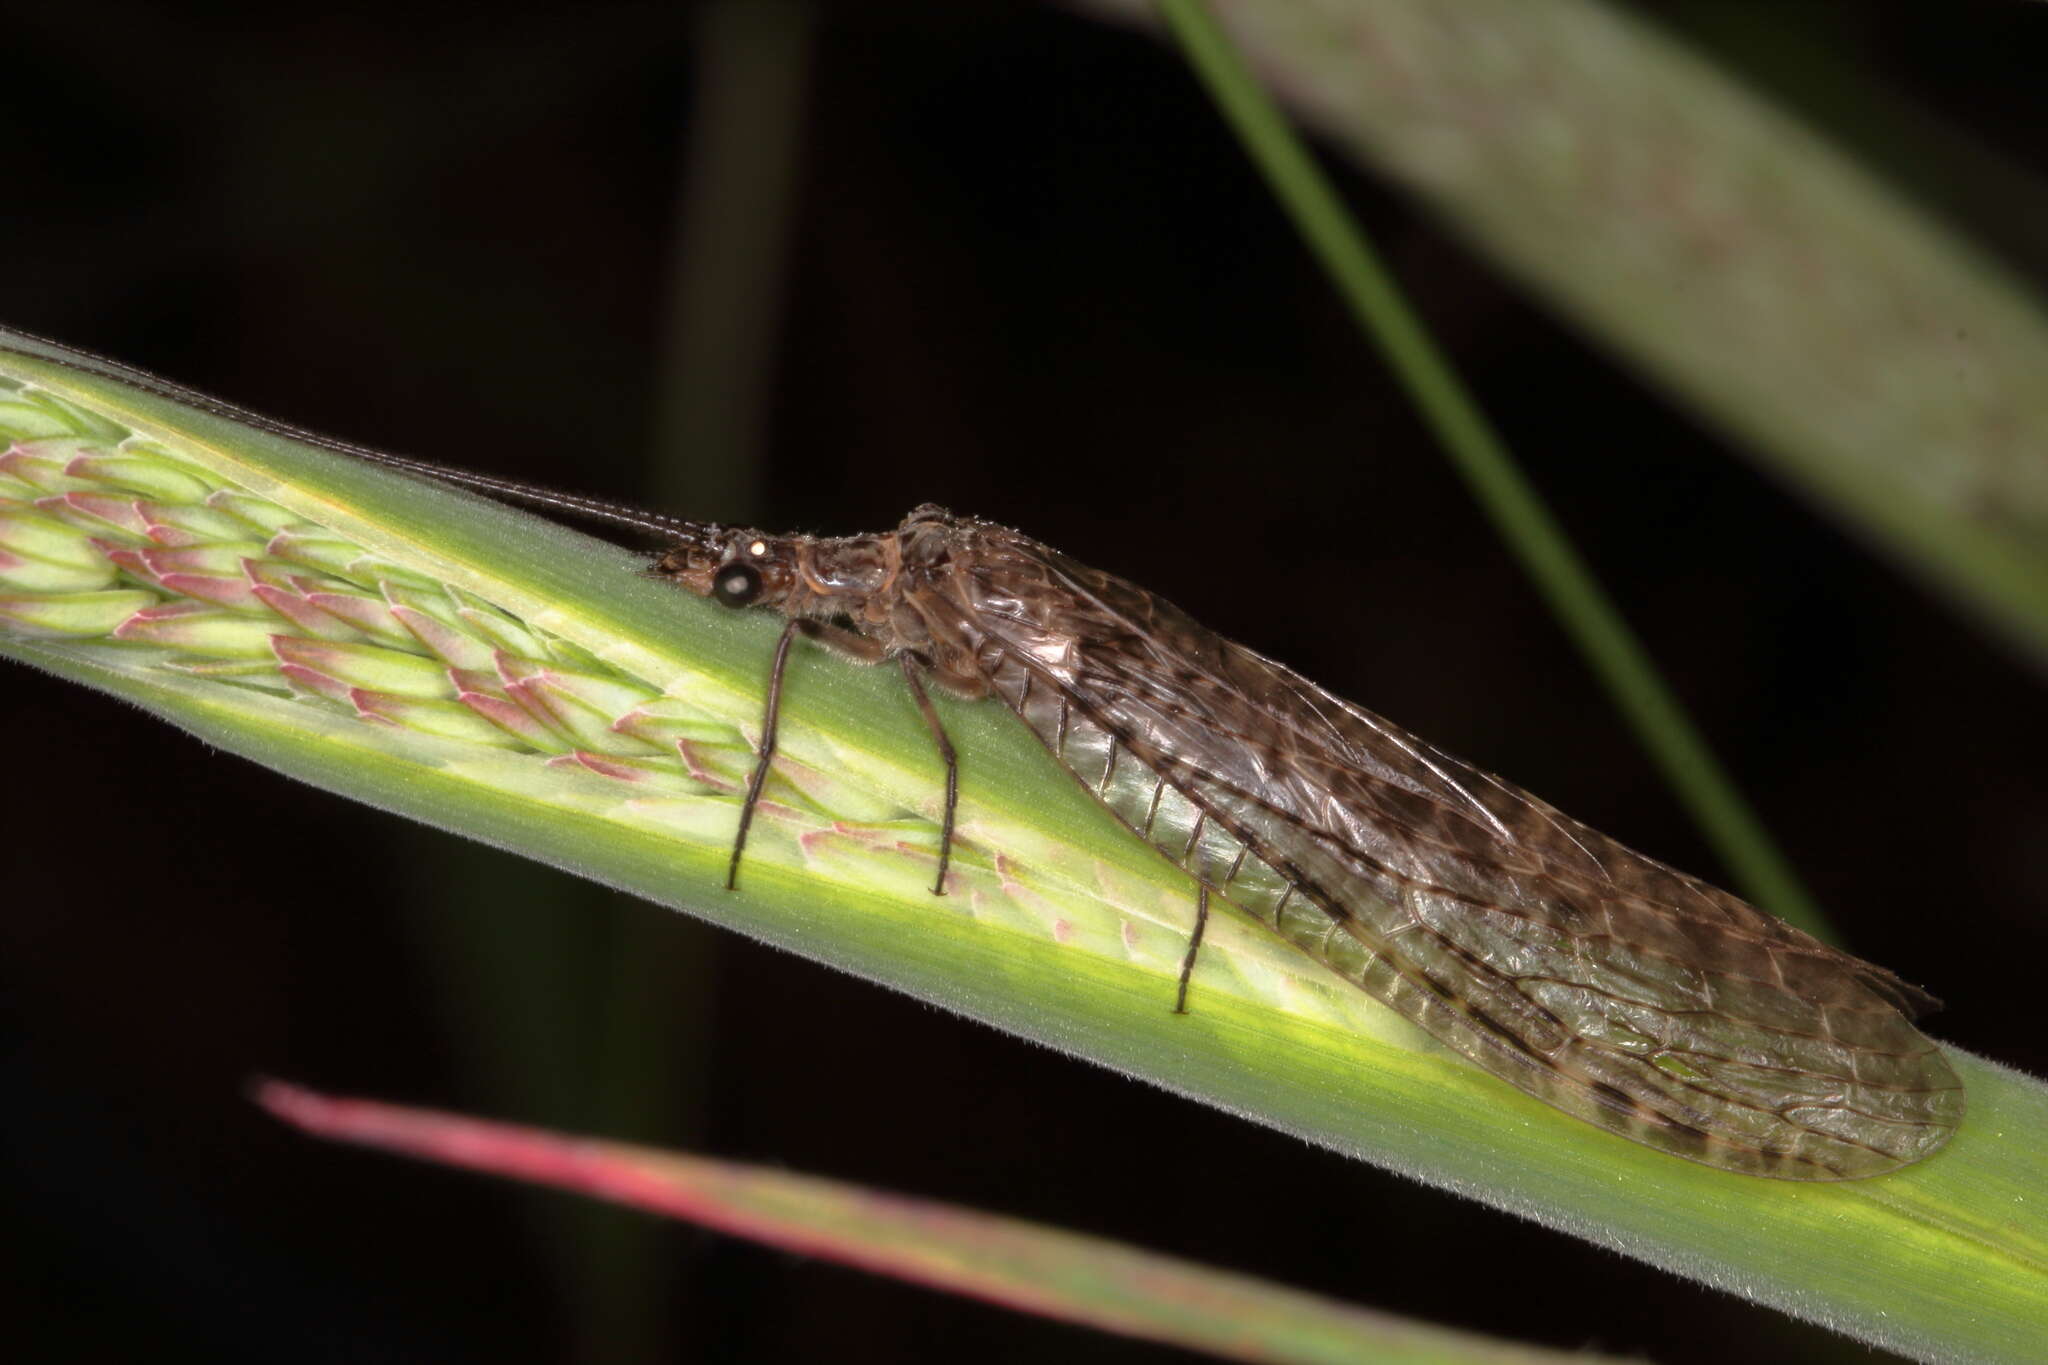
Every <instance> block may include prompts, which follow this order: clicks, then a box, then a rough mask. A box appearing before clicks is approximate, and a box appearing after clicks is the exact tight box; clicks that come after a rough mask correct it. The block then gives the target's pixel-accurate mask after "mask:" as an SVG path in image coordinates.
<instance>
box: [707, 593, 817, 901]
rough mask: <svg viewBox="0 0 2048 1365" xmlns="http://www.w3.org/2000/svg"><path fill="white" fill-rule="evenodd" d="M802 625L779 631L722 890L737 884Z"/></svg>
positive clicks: (797, 623) (772, 754) (771, 758)
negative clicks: (792, 646) (785, 675)
mask: <svg viewBox="0 0 2048 1365" xmlns="http://www.w3.org/2000/svg"><path fill="white" fill-rule="evenodd" d="M802 625H803V622H802V621H797V620H792V621H791V622H790V623H789V624H788V625H786V626H784V627H783V628H782V638H781V639H780V640H778V641H776V642H775V662H774V663H773V664H772V665H771V666H770V667H769V670H768V705H767V707H766V709H765V710H764V711H763V712H762V714H761V756H760V758H758V759H756V760H755V762H754V775H753V776H752V777H751V778H749V779H748V780H747V799H746V800H744V801H742V802H740V832H739V833H738V834H736V835H734V836H733V841H732V863H731V864H730V865H729V866H728V867H727V868H726V869H725V889H726V890H728V891H730V890H732V889H733V887H734V886H736V885H738V883H739V876H740V852H741V850H743V849H745V848H746V846H747V827H748V826H749V825H751V824H753V823H754V807H755V806H757V805H759V804H760V801H761V784H762V783H764V782H766V781H767V780H768V766H769V765H770V764H771V763H773V762H774V761H775V723H776V721H777V720H778V719H779V718H780V716H781V714H782V670H783V669H784V668H785V667H787V666H788V664H789V642H790V641H792V640H794V639H795V638H796V635H797V631H798V629H799V628H800V627H801V626H802Z"/></svg>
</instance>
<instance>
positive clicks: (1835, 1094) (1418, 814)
mask: <svg viewBox="0 0 2048 1365" xmlns="http://www.w3.org/2000/svg"><path fill="white" fill-rule="evenodd" d="M981 533H982V537H983V538H982V541H981V543H979V544H978V545H977V546H976V548H975V553H974V554H973V555H971V556H968V557H967V561H966V562H967V564H968V565H969V566H970V567H969V568H968V569H967V570H966V572H965V575H964V577H963V578H962V579H961V580H960V585H959V588H960V591H959V596H960V604H961V606H962V607H963V609H964V610H965V611H966V612H967V613H968V614H969V616H970V617H972V618H973V619H972V621H971V625H972V628H973V629H974V630H975V631H976V632H978V633H982V634H985V635H986V636H987V637H988V638H990V639H992V640H995V641H999V642H1001V643H1002V645H1003V647H1004V648H1006V649H1009V650H1013V651H1016V652H1018V653H1019V654H1020V655H1021V656H1022V657H1025V658H1029V659H1032V660H1034V661H1035V665H1034V666H1035V667H1036V668H1037V669H1038V670H1039V671H1040V673H1041V675H1042V676H1043V678H1044V680H1045V682H1046V683H1047V684H1049V685H1052V686H1056V687H1058V688H1060V689H1062V690H1063V691H1064V692H1065V694H1066V695H1067V696H1068V697H1069V698H1070V699H1071V702H1072V704H1073V705H1074V706H1075V707H1077V708H1079V709H1080V710H1081V711H1082V712H1084V713H1085V714H1086V715H1088V716H1090V717H1092V718H1094V719H1095V720H1096V721H1097V722H1098V723H1100V724H1101V725H1103V726H1104V727H1105V728H1107V729H1109V730H1110V731H1112V732H1113V733H1114V734H1116V735H1117V736H1118V737H1119V738H1120V739H1121V740H1122V741H1123V742H1124V743H1125V744H1127V745H1128V746H1129V749H1130V751H1131V753H1132V754H1133V755H1135V756H1137V757H1138V758H1139V759H1140V761H1142V762H1144V763H1145V764H1146V765H1147V766H1148V767H1150V768H1151V769H1152V770H1153V771H1155V772H1156V773H1157V774H1159V775H1160V776H1161V777H1164V778H1166V779H1167V780H1168V781H1169V782H1170V783H1171V784H1172V785H1173V786H1174V787H1175V788H1176V789H1178V790H1179V791H1180V792H1181V793H1182V794H1183V795H1185V796H1187V797H1188V798H1189V799H1190V800H1192V801H1194V802H1195V803H1196V805H1198V806H1199V807H1200V808H1201V809H1202V810H1204V811H1206V812H1207V813H1208V814H1209V815H1210V816H1211V817H1212V818H1215V819H1217V820H1220V821H1223V822H1224V823H1225V824H1226V825H1227V826H1228V827H1229V828H1230V829H1231V830H1232V831H1233V832H1234V833H1236V834H1237V835H1238V836H1239V837H1240V838H1241V839H1243V840H1244V841H1245V842H1246V843H1247V844H1248V845H1249V846H1250V847H1251V848H1252V849H1253V851H1254V852H1255V853H1257V854H1258V855H1259V856H1260V857H1262V858H1263V859H1264V860H1265V861H1267V862H1268V863H1269V864H1271V865H1272V866H1273V867H1275V868H1276V869H1277V870H1279V871H1280V872H1281V873H1282V875H1284V876H1286V877H1287V879H1288V880H1289V881H1290V882H1292V883H1293V884H1295V885H1297V886H1298V887H1299V888H1300V889H1301V891H1302V892H1303V894H1304V895H1306V896H1308V897H1309V898H1310V899H1311V900H1313V901H1314V903H1315V904H1316V905H1317V906H1319V907H1320V908H1321V909H1322V910H1323V911H1324V912H1325V913H1327V914H1328V915H1329V916H1330V917H1331V918H1333V919H1335V920H1337V921H1339V922H1340V923H1341V924H1342V925H1343V927H1344V929H1345V930H1346V931H1347V932H1348V933H1350V934H1351V935H1354V936H1355V937H1356V938H1357V939H1358V940H1359V941H1360V942H1361V943H1362V944H1363V945H1364V946H1365V947H1366V948H1367V949H1368V950H1369V951H1370V953H1371V954H1374V955H1377V956H1378V957H1380V958H1381V959H1384V964H1385V966H1387V967H1391V969H1392V970H1391V972H1386V971H1381V972H1379V973H1377V974H1370V973H1368V974H1361V975H1359V976H1358V977H1356V978H1355V979H1357V980H1358V982H1359V984H1360V985H1362V986H1364V987H1365V988H1366V989H1368V990H1370V991H1372V992H1373V993H1374V994H1375V995H1377V996H1379V997H1380V998H1382V999H1384V1000H1386V1001H1387V1003H1389V1004H1391V1005H1393V1006H1395V1007H1396V1008H1398V1009H1400V1010H1402V1012H1404V1013H1406V1014H1408V1015H1409V1016H1410V1017H1411V1018H1414V1019H1416V1020H1417V1022H1419V1023H1421V1024H1422V1025H1423V1026H1424V1027H1425V1028H1426V1029H1428V1030H1429V1031H1430V1032H1431V1033H1432V1034H1434V1035H1435V1036H1437V1037H1438V1038H1439V1039H1441V1040H1442V1041H1444V1042H1446V1043H1447V1044H1449V1045H1451V1046H1452V1047H1454V1048H1456V1049H1457V1050H1458V1051H1460V1052H1462V1053H1464V1054H1465V1055H1467V1056H1469V1057H1471V1058H1472V1059H1473V1060H1475V1061H1477V1062H1478V1063H1479V1064H1480V1065H1482V1066H1484V1067H1486V1068H1487V1069H1488V1070H1489V1071H1492V1072H1494V1073H1495V1074H1497V1075H1499V1076H1501V1077H1503V1078H1504V1079H1506V1080H1508V1081H1510V1082H1512V1083H1513V1084H1515V1085H1517V1086H1519V1087H1521V1088H1522V1089H1524V1090H1527V1091H1528V1092H1529V1093H1531V1094H1533V1095H1536V1096H1537V1097H1538V1098H1541V1099H1543V1100H1545V1101H1547V1102H1549V1103H1551V1104H1554V1105H1556V1106H1558V1107H1559V1108H1562V1109H1564V1110H1566V1111H1567V1112H1570V1113H1573V1114H1575V1115H1577V1116H1579V1117H1582V1118H1585V1119H1587V1120H1589V1121H1591V1122H1594V1123H1597V1124H1599V1125H1601V1126H1603V1127H1607V1128H1610V1129H1613V1130H1615V1131H1618V1132H1620V1133H1622V1134H1623V1135H1625V1136H1628V1137H1631V1138H1634V1139H1636V1140H1637V1141H1641V1142H1646V1143H1648V1144H1650V1145H1652V1146H1656V1147H1659V1148H1662V1149H1664V1150H1667V1151H1672V1152H1675V1153H1677V1154H1678V1155H1682V1156H1686V1157H1689V1158H1691V1159H1694V1160H1699V1161H1703V1162H1706V1163H1708V1164H1711V1165H1718V1166H1724V1167H1728V1168H1732V1169H1736V1170H1743V1171H1748V1172H1752V1173H1757V1174H1767V1175H1775V1176H1782V1177H1790V1178H1803V1179H1842V1178H1852V1177H1860V1176H1867V1175H1875V1174H1880V1173H1882V1172H1884V1171H1887V1170H1891V1169H1894V1168H1896V1167H1898V1166H1900V1165H1904V1164H1906V1163H1908V1162H1911V1161H1916V1160H1918V1159H1920V1158H1921V1157H1924V1156H1926V1155H1927V1154H1928V1153H1930V1152H1932V1151H1934V1150H1935V1149H1936V1148H1938V1147H1940V1146H1941V1144H1942V1143H1944V1142H1945V1141H1947V1139H1948V1137H1949V1135H1950V1134H1951V1133H1952V1132H1953V1130H1954V1128H1955V1125H1956V1124H1957V1122H1958V1121H1959V1120H1960V1118H1961V1116H1962V1112H1963V1095H1962V1088H1961V1085H1960V1083H1959V1082H1958V1080H1957V1078H1956V1076H1955V1074H1954V1072H1953V1071H1952V1070H1951V1069H1950V1067H1949V1065H1948V1063H1947V1061H1946V1059H1945V1058H1943V1057H1942V1055H1941V1054H1940V1052H1939V1051H1938V1050H1937V1049H1936V1047H1935V1046H1934V1044H1933V1043H1932V1042H1930V1041H1929V1040H1928V1039H1927V1038H1926V1037H1925V1036H1923V1035H1922V1034H1921V1033H1920V1032H1919V1031H1918V1030H1917V1029H1915V1028H1914V1027H1913V1025H1912V1024H1911V1023H1910V1022H1909V1017H1908V1016H1909V1015H1911V1014H1917V1013H1920V1012H1922V1011H1924V1010H1926V1009H1928V1008H1932V1007H1934V1005H1935V1002H1934V1001H1933V1000H1932V998H1931V997H1929V996H1927V995H1926V994H1925V993H1924V992H1922V991H1920V990H1918V989H1917V988H1915V987H1913V986H1910V985H1908V984H1906V983H1905V982H1903V981H1901V980H1900V979H1899V978H1897V977H1896V976H1894V975H1892V974H1891V973H1890V972H1888V971H1886V970H1884V969H1883V968H1881V967H1877V966H1874V965H1872V964H1870V963H1867V962H1864V961H1861V960H1860V959H1857V958H1855V957H1852V956H1850V955H1848V954H1846V953H1842V952H1839V951H1837V950H1835V949H1833V948H1830V947H1828V946H1827V945H1825V944H1822V943H1820V942H1818V941H1817V940H1815V939H1813V938H1811V937H1809V936H1808V935H1806V934H1803V933H1801V932H1800V931H1798V930H1796V929H1794V928H1792V927H1791V926H1789V925H1787V924H1785V923H1784V922H1783V921H1781V920H1778V919H1776V918H1774V917H1772V916H1770V915H1768V914H1765V913H1763V912H1762V911H1759V910H1757V909H1755V908H1753V907H1751V906H1749V905H1747V904H1745V903H1743V902H1742V901H1740V900H1737V899H1736V898H1735V897H1733V896H1730V895H1728V894H1727V893H1725V892H1722V891H1719V890H1716V889H1715V888H1713V887H1710V886H1708V885H1706V884H1705V883H1703V882H1700V881H1698V880H1697V879H1695V878H1692V877H1689V876H1686V875H1685V874H1683V873H1680V872H1677V871H1674V870H1673V869H1671V868H1669V867H1667V866H1665V865H1664V864H1662V863H1659V862H1656V861H1655V860H1653V859H1650V858H1647V857H1644V856H1643V855H1642V854H1639V853H1636V852H1634V851H1633V850H1631V849H1628V848H1626V847H1624V846H1622V845H1621V844H1619V843H1616V842H1615V841H1614V840H1612V839H1610V838H1608V837H1606V836H1605V835H1603V834H1601V833H1599V832H1598V831H1597V830H1593V829H1591V828H1589V827H1587V826H1585V825H1583V824H1580V823H1579V822H1578V821H1575V820H1573V819H1571V818H1570V817H1568V816H1566V815H1564V814H1562V813H1560V812H1559V811H1557V810H1555V809H1554V808H1552V807H1551V806H1549V805H1547V804H1545V803H1544V802H1542V801H1540V800H1538V799H1536V798H1535V797H1533V796H1531V795H1529V794H1528V793H1527V792H1524V791H1522V790H1521V789H1519V788H1517V787H1515V786H1513V785H1512V784H1510V783H1507V782H1505V781H1503V780H1501V779H1499V778H1496V777H1493V776H1490V775H1489V774H1486V773H1484V772H1482V771H1480V770H1479V769H1477V768H1474V767H1472V766H1471V765H1469V764H1466V763H1463V762H1461V761H1459V760H1457V759H1455V758H1452V757H1450V756H1448V755H1446V754H1444V753H1443V752H1441V751H1440V750H1438V749H1436V748H1435V747H1434V746H1432V745H1430V744H1428V743H1426V742H1424V741H1422V740H1420V739H1417V738H1416V737H1415V736H1413V735H1410V734H1408V733H1407V732H1405V731H1403V730H1401V729H1400V728H1399V727H1397V726H1395V725H1392V724H1391V723H1389V722H1387V721H1385V720H1382V719H1380V718H1379V717H1376V716H1374V715H1372V714H1370V713H1369V712H1367V711H1364V710H1363V709H1361V708H1359V707H1356V706H1353V705H1351V704H1350V703H1348V702H1345V701H1343V700H1341V699H1339V698H1337V697H1334V696H1332V695H1330V694H1329V693H1328V692H1325V691H1324V690H1323V689H1321V688H1319V687H1317V686H1315V685H1314V684H1313V683H1310V682H1308V681H1307V680H1305V679H1303V678H1301V677H1300V676H1298V675H1297V674H1295V673H1293V672H1292V671H1290V670H1288V669H1286V668H1284V667H1282V666H1280V665H1279V664H1276V663H1274V662H1272V661H1271V660H1268V659H1265V658H1263V657H1261V656H1260V655H1258V654H1255V653H1253V652H1252V651H1250V650H1248V649H1245V648H1243V647H1242V646H1240V645H1236V644H1233V643H1231V642H1230V641H1228V640H1225V639H1223V638H1222V637H1221V636H1218V635H1216V634H1215V633H1214V632H1212V631H1209V630H1206V629H1204V628H1203V627H1201V626H1200V625H1198V624H1196V623H1195V622H1194V621H1192V620H1191V619H1189V618H1188V617H1187V616H1186V615H1185V614H1184V613H1182V612H1180V611H1178V610H1177V609H1175V608H1174V607H1173V606H1171V605H1170V604H1168V603H1166V602H1164V601H1162V600H1161V599H1159V598H1157V597H1155V596H1153V595H1152V594H1150V593H1147V592H1145V591H1144V590H1143V589H1140V588H1137V587H1135V586H1133V585H1132V584H1129V583H1127V582H1125V581H1123V580H1121V579H1118V578H1116V577H1114V576H1112V575H1110V574H1106V573H1102V572H1100V571H1097V570H1094V569H1089V568H1087V567H1085V566H1083V565H1080V564H1077V563H1075V562H1074V561H1072V560H1071V559H1068V558H1067V557H1066V556H1064V555H1061V554H1059V553H1058V552H1056V551H1053V550H1051V549H1049V548H1047V547H1045V546H1043V545H1039V544H1038V543H1037V542H1035V541H1031V540H1029V539H1028V538H1026V537H1023V536H1021V535H1017V534H1016V533H1014V532H1008V531H1003V530H1001V528H996V527H988V526H985V525H984V526H983V527H982V528H981ZM1027 719H1028V718H1027Z"/></svg>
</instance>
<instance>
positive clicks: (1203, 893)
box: [1173, 883, 1209, 1014]
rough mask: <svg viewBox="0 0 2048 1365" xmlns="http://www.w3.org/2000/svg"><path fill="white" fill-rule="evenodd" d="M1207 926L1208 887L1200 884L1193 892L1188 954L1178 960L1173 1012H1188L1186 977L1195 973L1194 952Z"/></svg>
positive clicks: (1200, 945) (1198, 946)
mask: <svg viewBox="0 0 2048 1365" xmlns="http://www.w3.org/2000/svg"><path fill="white" fill-rule="evenodd" d="M1208 927H1209V888H1208V885H1207V884H1206V883H1204V884H1202V885H1201V886H1200V888H1199V889H1198V890H1197V891H1196V892H1195V932H1194V933H1193V934H1191V935H1189V937H1188V955H1187V956H1186V957H1184V958H1182V959H1181V960H1180V993H1179V994H1178V995H1176V996H1175V997H1174V1000H1173V1012H1174V1013H1175V1014H1186V1013H1187V1012H1188V978H1189V977H1191V976H1193V975H1194V974H1195V954H1196V953H1198V952H1200V951H1201V950H1202V931H1203V930H1205V929H1207V928H1208Z"/></svg>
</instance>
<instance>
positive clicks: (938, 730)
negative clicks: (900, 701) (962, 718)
mask: <svg viewBox="0 0 2048 1365" xmlns="http://www.w3.org/2000/svg"><path fill="white" fill-rule="evenodd" d="M896 657H897V658H899V659H901V660H902V661H903V680H904V681H905V682H907V683H909V684H910V695H911V696H912V697H913V698H914V699H915V700H916V702H917V709H918V711H919V712H921V713H922V714H923V716H924V723H925V724H926V725H928V726H930V727H931V732H932V743H934V744H936V745H937V746H938V747H939V759H940V761H942V762H943V763H944V764H945V765H946V816H945V823H944V825H943V826H942V827H941V828H940V830H939V879H938V880H937V881H935V882H933V883H932V894H933V895H934V896H943V895H945V894H946V868H947V866H948V865H949V864H950V863H951V862H952V860H953V813H954V811H955V810H956V809H957V808H958V807H959V804H960V760H959V758H958V757H957V756H956V755H955V754H954V752H953V741H952V740H950V739H948V738H946V727H945V726H943V725H941V724H940V723H939V713H938V712H937V711H934V710H932V699H931V697H930V696H928V695H926V693H925V690H924V683H923V682H922V681H921V680H920V679H919V678H918V676H917V669H918V664H917V661H916V660H915V659H913V658H911V657H910V655H909V654H908V653H904V654H899V655H897V656H896Z"/></svg>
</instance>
